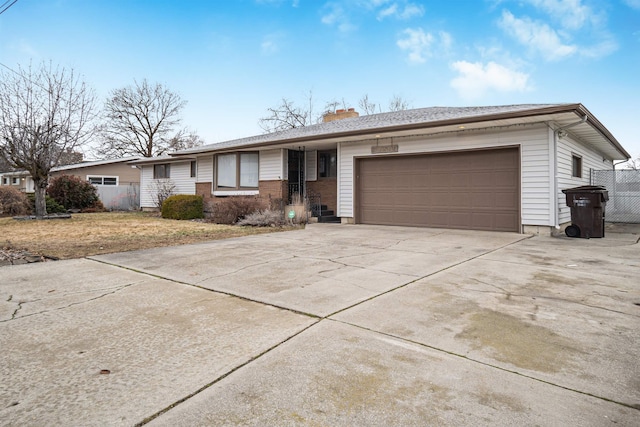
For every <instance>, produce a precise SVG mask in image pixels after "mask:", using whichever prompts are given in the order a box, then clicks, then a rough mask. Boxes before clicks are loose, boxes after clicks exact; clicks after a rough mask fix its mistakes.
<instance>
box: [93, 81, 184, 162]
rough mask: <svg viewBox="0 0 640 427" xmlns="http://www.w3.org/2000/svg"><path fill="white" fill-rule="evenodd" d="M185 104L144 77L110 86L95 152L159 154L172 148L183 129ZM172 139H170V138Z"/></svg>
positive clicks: (109, 156) (129, 154)
mask: <svg viewBox="0 0 640 427" xmlns="http://www.w3.org/2000/svg"><path fill="white" fill-rule="evenodd" d="M185 105H186V101H183V100H182V99H181V98H180V96H179V95H178V94H176V93H175V92H172V91H170V90H169V89H167V88H166V87H164V86H162V85H161V84H159V83H156V84H153V85H152V84H149V82H147V80H146V79H145V80H143V81H142V82H141V83H138V82H135V84H134V86H127V87H124V88H121V89H116V90H113V91H112V92H111V94H110V96H109V98H108V99H107V101H106V103H105V106H104V122H105V123H104V125H103V126H102V127H101V131H100V134H101V136H102V144H101V145H100V147H99V148H98V150H97V152H98V154H99V155H101V156H103V157H107V158H118V157H124V156H142V157H154V156H159V155H162V154H164V153H166V152H167V151H170V150H172V148H173V147H172V143H173V144H174V145H175V142H176V141H179V140H180V138H181V135H182V134H183V133H184V130H181V129H180V128H179V126H180V123H181V118H180V112H181V111H182V109H183V108H184V106H185ZM172 141H173V142H172Z"/></svg>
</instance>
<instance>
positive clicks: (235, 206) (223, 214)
mask: <svg viewBox="0 0 640 427" xmlns="http://www.w3.org/2000/svg"><path fill="white" fill-rule="evenodd" d="M266 208H267V202H266V201H265V200H264V199H261V198H259V197H252V196H230V197H225V198H224V199H222V200H217V201H216V202H215V203H214V204H213V207H212V211H213V213H212V215H211V221H212V222H215V223H216V224H235V223H236V222H238V221H239V220H241V219H242V218H244V217H246V216H247V215H249V214H252V213H254V212H257V211H261V210H265V209H266Z"/></svg>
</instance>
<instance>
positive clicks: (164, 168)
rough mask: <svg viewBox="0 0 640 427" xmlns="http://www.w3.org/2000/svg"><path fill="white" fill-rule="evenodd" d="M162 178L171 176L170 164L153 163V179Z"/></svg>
mask: <svg viewBox="0 0 640 427" xmlns="http://www.w3.org/2000/svg"><path fill="white" fill-rule="evenodd" d="M164 178H171V165H170V164H169V163H160V164H157V165H153V179H164Z"/></svg>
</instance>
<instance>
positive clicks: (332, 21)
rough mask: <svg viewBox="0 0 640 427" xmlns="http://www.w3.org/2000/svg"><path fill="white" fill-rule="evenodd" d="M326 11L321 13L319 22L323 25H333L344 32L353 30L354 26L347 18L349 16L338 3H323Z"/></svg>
mask: <svg viewBox="0 0 640 427" xmlns="http://www.w3.org/2000/svg"><path fill="white" fill-rule="evenodd" d="M325 9H326V10H327V12H326V13H325V14H324V15H322V18H321V22H322V23H323V24H325V25H329V26H335V27H337V28H338V30H340V32H343V33H346V32H349V31H352V30H354V29H355V28H356V27H355V26H354V25H353V24H352V23H351V21H350V20H349V16H348V15H347V13H346V12H345V10H344V9H343V8H342V6H341V5H340V4H338V3H327V4H326V5H325Z"/></svg>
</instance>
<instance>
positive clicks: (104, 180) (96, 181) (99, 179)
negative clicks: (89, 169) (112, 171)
mask: <svg viewBox="0 0 640 427" xmlns="http://www.w3.org/2000/svg"><path fill="white" fill-rule="evenodd" d="M87 181H89V182H90V183H91V184H93V185H118V177H117V176H97V175H87Z"/></svg>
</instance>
